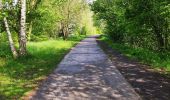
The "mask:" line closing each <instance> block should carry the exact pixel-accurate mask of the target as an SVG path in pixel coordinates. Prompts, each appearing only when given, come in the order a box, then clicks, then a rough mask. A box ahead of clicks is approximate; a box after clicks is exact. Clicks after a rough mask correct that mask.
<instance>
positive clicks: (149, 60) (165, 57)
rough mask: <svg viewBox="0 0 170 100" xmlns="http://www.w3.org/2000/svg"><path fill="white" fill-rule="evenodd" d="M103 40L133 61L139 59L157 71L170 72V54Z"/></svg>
mask: <svg viewBox="0 0 170 100" xmlns="http://www.w3.org/2000/svg"><path fill="white" fill-rule="evenodd" d="M101 40H102V41H104V42H106V43H107V44H108V45H110V46H111V47H112V48H113V49H115V50H118V51H119V52H121V53H123V54H124V55H126V56H128V57H129V58H131V59H138V60H139V61H141V62H142V63H145V64H149V65H151V66H154V68H155V69H161V70H165V71H166V72H169V71H170V52H169V53H158V52H154V51H150V50H146V49H143V48H133V47H131V46H129V45H125V44H118V43H113V42H112V41H111V40H110V39H109V38H107V37H105V36H103V37H102V38H101Z"/></svg>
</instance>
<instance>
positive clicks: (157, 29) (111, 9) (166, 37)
mask: <svg viewBox="0 0 170 100" xmlns="http://www.w3.org/2000/svg"><path fill="white" fill-rule="evenodd" d="M169 3H170V2H169V0H164V1H161V0H132V1H127V0H96V1H94V3H93V4H92V10H93V11H94V13H95V19H96V20H97V21H98V20H100V21H101V22H100V23H105V26H104V32H105V33H106V34H108V35H109V36H110V37H111V38H112V40H113V42H117V43H126V44H129V45H131V46H134V47H142V48H147V49H150V50H154V51H161V52H163V51H167V50H169V49H170V34H169V32H170V23H169V22H170V19H169V18H170V17H169V16H170V8H169Z"/></svg>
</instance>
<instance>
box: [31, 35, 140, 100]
mask: <svg viewBox="0 0 170 100" xmlns="http://www.w3.org/2000/svg"><path fill="white" fill-rule="evenodd" d="M53 99H55V100H140V97H139V95H138V94H137V93H136V92H135V91H134V90H133V88H132V87H131V86H130V85H129V84H128V83H127V82H126V80H125V79H124V77H123V76H122V75H121V74H120V72H119V71H118V70H117V69H116V67H115V66H113V64H112V63H111V62H110V60H109V59H108V57H107V56H106V55H105V54H104V52H103V51H102V50H101V49H100V47H99V46H98V45H97V42H96V37H89V38H86V39H85V40H83V41H81V42H80V43H79V44H78V45H77V46H76V47H75V48H73V49H72V50H71V51H70V53H69V54H67V55H66V56H65V58H64V59H63V60H62V62H61V63H60V64H59V66H58V68H57V69H56V70H55V71H54V72H53V73H52V74H51V75H50V76H49V77H48V78H47V80H46V81H44V83H43V84H42V85H41V86H40V87H39V89H38V91H37V92H36V94H35V95H34V96H33V97H31V100H53Z"/></svg>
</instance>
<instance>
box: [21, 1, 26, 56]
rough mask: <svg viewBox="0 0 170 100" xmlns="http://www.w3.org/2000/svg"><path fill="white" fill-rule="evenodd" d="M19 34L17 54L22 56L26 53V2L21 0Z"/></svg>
mask: <svg viewBox="0 0 170 100" xmlns="http://www.w3.org/2000/svg"><path fill="white" fill-rule="evenodd" d="M20 18H21V19H20V33H19V54H20V56H24V55H26V54H27V52H26V43H27V39H26V0H21V16H20Z"/></svg>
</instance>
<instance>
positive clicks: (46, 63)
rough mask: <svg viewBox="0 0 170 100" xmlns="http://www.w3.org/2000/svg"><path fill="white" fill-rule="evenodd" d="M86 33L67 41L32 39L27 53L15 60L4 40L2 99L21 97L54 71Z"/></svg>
mask: <svg viewBox="0 0 170 100" xmlns="http://www.w3.org/2000/svg"><path fill="white" fill-rule="evenodd" d="M81 39H82V37H79V38H75V37H74V38H71V39H68V40H67V41H63V40H49V41H43V42H30V43H28V53H29V55H28V56H26V57H22V58H19V59H17V60H14V59H13V58H12V57H11V54H10V50H9V46H8V45H6V44H7V43H1V44H0V47H1V48H0V100H4V99H7V100H10V99H17V100H18V98H21V97H22V96H23V95H25V94H26V93H27V92H29V91H30V90H32V89H33V88H35V87H37V85H38V83H39V81H40V80H42V79H44V77H45V76H47V75H48V74H49V73H51V72H52V71H53V70H54V69H55V68H56V65H57V64H58V63H59V62H60V61H61V60H62V58H63V57H64V55H65V54H66V53H67V52H68V51H69V49H70V48H71V47H73V46H74V45H75V44H76V43H77V42H78V41H79V40H81Z"/></svg>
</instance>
